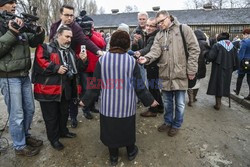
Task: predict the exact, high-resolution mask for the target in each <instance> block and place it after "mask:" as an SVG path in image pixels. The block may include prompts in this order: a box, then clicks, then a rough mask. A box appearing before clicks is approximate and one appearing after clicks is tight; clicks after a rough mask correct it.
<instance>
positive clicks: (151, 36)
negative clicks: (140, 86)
mask: <svg viewBox="0 0 250 167" xmlns="http://www.w3.org/2000/svg"><path fill="white" fill-rule="evenodd" d="M157 33H158V30H156V31H155V32H153V33H151V34H149V35H147V36H146V37H145V38H146V44H145V47H144V48H142V49H141V50H139V52H140V53H141V56H145V55H146V54H147V53H148V52H149V51H150V49H151V47H152V45H153V43H154V39H155V36H156V34H157ZM158 62H159V60H156V61H154V62H153V63H151V64H149V65H146V66H145V68H151V67H153V68H154V67H157V68H158V66H157V63H158Z"/></svg>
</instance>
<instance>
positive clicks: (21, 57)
mask: <svg viewBox="0 0 250 167" xmlns="http://www.w3.org/2000/svg"><path fill="white" fill-rule="evenodd" d="M16 7H17V4H16V1H15V0H0V11H7V12H9V13H12V14H14V13H15V11H16ZM59 12H60V20H59V21H57V22H55V23H53V24H52V26H51V28H50V33H49V43H44V39H45V30H44V29H43V28H42V27H41V26H38V28H37V31H36V32H33V33H31V32H25V31H24V32H23V31H21V30H20V28H18V27H22V26H23V24H24V23H23V20H22V19H20V18H15V19H14V20H9V21H8V22H7V24H6V20H5V18H3V17H2V16H0V49H1V52H0V88H1V93H2V95H3V96H4V100H5V103H6V105H7V110H8V113H9V129H10V135H11V138H12V140H13V147H14V150H15V153H16V154H18V155H24V156H34V155H37V154H38V153H39V151H40V146H42V145H43V141H41V140H39V139H37V138H35V137H33V136H31V134H30V133H29V129H30V126H31V123H32V118H33V115H34V112H35V106H34V99H33V97H34V98H35V99H36V100H37V101H39V103H40V107H41V111H42V116H43V119H44V122H45V126H46V133H47V138H48V140H49V142H50V144H51V146H52V147H53V148H54V149H56V150H62V149H63V148H64V145H63V144H62V143H61V142H60V138H75V137H76V136H77V134H75V133H72V132H70V131H69V129H68V128H67V122H68V118H70V123H71V127H72V128H77V126H78V120H77V115H78V109H79V106H80V108H81V110H82V111H83V114H84V116H85V117H86V118H87V119H92V118H93V116H92V114H91V112H94V113H100V139H101V141H102V142H103V144H104V145H105V146H107V147H108V150H109V154H110V155H109V156H110V162H111V165H116V164H117V163H118V156H119V148H120V147H126V148H127V155H128V159H129V160H134V159H135V157H136V155H137V154H138V151H139V148H138V147H137V146H136V105H138V103H143V104H144V106H146V107H148V109H147V110H146V111H145V112H142V113H140V116H142V117H156V116H157V114H159V113H164V116H163V123H162V124H160V125H159V127H158V131H159V132H165V133H167V134H168V136H170V137H173V136H176V135H177V134H178V132H179V129H180V128H181V126H182V124H183V120H184V113H185V106H186V104H185V95H186V91H187V94H188V99H189V101H188V103H187V104H188V106H190V107H192V106H193V103H194V102H195V101H197V94H198V90H199V88H200V87H201V85H202V79H203V78H205V77H206V65H207V64H209V63H210V62H211V63H212V67H211V68H212V70H211V76H210V79H209V85H208V90H207V94H208V95H213V96H214V97H215V105H214V109H216V110H220V108H221V98H222V97H228V96H230V83H231V78H232V72H233V71H235V70H238V79H237V84H236V89H235V90H234V91H235V93H236V94H237V95H238V94H239V93H240V88H241V85H242V80H243V78H244V76H245V75H247V83H248V86H249V91H250V62H249V61H250V29H245V30H244V31H243V38H244V39H242V40H238V38H237V40H235V42H231V41H230V40H229V38H230V35H229V33H227V32H221V33H220V34H218V36H217V37H216V39H214V40H213V41H214V42H209V39H208V37H207V36H206V34H205V33H203V32H202V31H201V30H195V31H193V30H192V29H191V28H190V27H189V26H188V25H185V24H181V23H180V22H179V21H178V20H177V18H176V17H175V16H173V15H171V14H170V13H168V12H167V11H165V10H161V11H159V12H157V14H156V16H155V17H152V18H149V17H148V14H147V13H146V12H139V13H138V17H137V19H138V26H137V27H136V28H135V29H134V31H133V32H132V33H131V34H130V29H129V26H128V25H127V24H125V23H121V24H120V25H119V26H118V29H117V30H116V31H115V32H114V33H112V34H110V33H108V34H106V35H105V34H104V32H103V31H101V32H97V31H96V30H95V28H94V20H93V19H92V18H91V17H90V16H88V15H87V14H86V12H85V11H82V12H81V14H80V17H81V18H79V19H75V15H74V13H75V11H74V8H73V7H72V6H70V5H63V6H62V7H61V8H60V11H59ZM77 20H80V21H81V22H80V23H79V22H77ZM14 25H15V26H14ZM16 25H18V26H16ZM86 27H89V29H87V28H86ZM236 43H237V45H236ZM84 46H86V49H85V47H84ZM29 47H34V48H36V51H35V57H34V62H33V68H32V72H31V77H32V78H31V79H30V76H29V71H30V69H31V64H32V63H31V56H30V49H29ZM104 51H105V52H104ZM189 82H194V85H193V86H190V84H189ZM32 84H34V90H32ZM245 99H246V100H250V93H249V95H248V96H247V97H246V98H245ZM98 100H99V103H100V107H99V110H98V109H96V108H95V103H97V102H98Z"/></svg>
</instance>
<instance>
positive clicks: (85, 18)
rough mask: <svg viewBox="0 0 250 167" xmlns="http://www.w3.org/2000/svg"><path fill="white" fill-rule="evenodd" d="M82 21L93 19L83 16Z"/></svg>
mask: <svg viewBox="0 0 250 167" xmlns="http://www.w3.org/2000/svg"><path fill="white" fill-rule="evenodd" d="M82 21H84V22H87V21H94V20H93V19H92V18H91V17H89V16H83V17H82Z"/></svg>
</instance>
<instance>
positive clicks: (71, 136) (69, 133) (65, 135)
mask: <svg viewBox="0 0 250 167" xmlns="http://www.w3.org/2000/svg"><path fill="white" fill-rule="evenodd" d="M75 137H76V134H75V133H71V132H68V133H67V134H64V135H61V138H75Z"/></svg>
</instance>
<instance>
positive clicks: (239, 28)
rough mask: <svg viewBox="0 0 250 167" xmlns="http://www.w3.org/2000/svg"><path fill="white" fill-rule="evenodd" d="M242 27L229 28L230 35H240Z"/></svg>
mask: <svg viewBox="0 0 250 167" xmlns="http://www.w3.org/2000/svg"><path fill="white" fill-rule="evenodd" d="M242 31H243V26H231V27H230V33H242Z"/></svg>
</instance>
